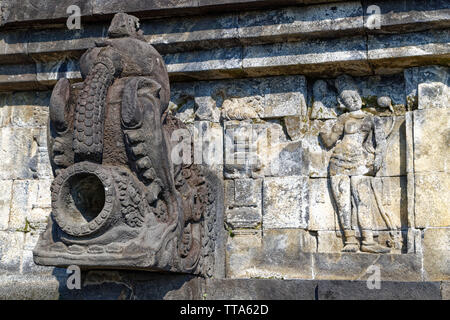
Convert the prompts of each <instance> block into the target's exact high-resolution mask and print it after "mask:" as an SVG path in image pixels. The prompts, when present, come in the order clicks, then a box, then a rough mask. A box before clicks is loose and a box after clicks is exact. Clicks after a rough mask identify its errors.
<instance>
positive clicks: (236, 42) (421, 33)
mask: <svg viewBox="0 0 450 320" xmlns="http://www.w3.org/2000/svg"><path fill="white" fill-rule="evenodd" d="M26 2H27V4H25V3H22V2H20V4H15V2H14V1H9V0H0V159H1V160H0V161H1V165H0V180H1V181H0V297H6V298H7V297H19V298H58V297H66V296H67V297H76V298H86V297H91V298H92V297H94V298H95V297H103V298H118V297H122V298H123V297H126V298H133V297H134V298H136V297H139V298H202V297H203V298H204V297H205V296H208V298H229V297H241V298H272V297H271V296H270V295H269V292H270V290H276V289H278V288H283V290H281V292H282V293H280V296H278V298H307V299H308V298H317V294H318V293H317V286H318V288H319V289H318V290H319V296H320V297H331V298H342V297H344V298H345V296H342V292H341V291H339V290H338V289H336V287H333V283H332V282H327V281H328V280H353V281H350V282H345V284H344V286H348V288H353V287H355V286H356V287H358V286H361V287H362V286H363V284H364V285H365V281H362V280H366V279H367V278H368V277H370V276H371V272H369V270H370V268H371V266H377V267H379V268H380V274H381V279H382V280H383V281H386V283H388V284H387V285H386V287H384V288H385V289H384V291H382V292H383V293H382V294H381V297H385V298H390V297H392V298H399V297H400V298H410V297H413V296H398V294H399V293H398V292H407V291H408V290H406V289H405V290H403V291H402V289H401V288H402V287H401V286H405V288H406V287H408V286H409V287H408V288H410V289H411V290H413V291H414V290H416V292H418V293H417V295H418V296H420V297H424V296H426V297H430V298H445V299H449V297H450V296H449V284H448V281H449V280H450V206H449V189H450V177H449V171H448V170H449V169H448V165H449V164H448V161H449V159H450V120H449V119H450V109H449V108H450V42H449V39H450V29H449V27H450V4H449V3H448V1H444V0H442V1H400V0H399V1H397V0H391V1H334V2H333V3H329V2H330V1H320V0H318V1H313V0H309V1H285V2H277V1H218V2H215V3H211V1H204V2H202V1H199V2H198V1H193V3H190V1H180V4H179V5H178V6H174V5H173V4H169V2H168V3H165V2H164V1H161V3H160V4H154V3H153V2H151V1H140V2H139V4H138V2H133V1H132V2H127V3H126V4H125V2H121V1H120V4H119V2H117V3H116V4H115V5H113V3H114V1H109V2H108V1H92V2H91V1H85V2H82V1H81V2H80V1H78V2H80V3H82V4H83V5H81V4H80V6H81V8H82V11H81V14H82V29H81V30H68V29H67V28H66V26H65V19H66V17H67V14H66V13H65V8H67V7H68V6H69V5H70V4H73V2H77V1H58V5H57V6H56V9H55V10H37V8H36V7H35V6H33V5H32V3H33V1H31V0H29V1H26ZM44 2H45V5H46V6H48V7H49V8H50V7H52V4H53V5H54V2H55V1H51V0H47V1H44ZM69 2H70V4H69ZM172 2H173V1H172ZM172 2H170V3H172ZM194 2H195V4H194ZM372 2H373V3H372ZM147 3H149V5H147ZM150 3H152V4H151V5H150ZM371 5H376V6H378V8H380V10H381V12H380V16H379V17H380V20H379V22H380V28H375V29H374V28H372V27H370V25H368V22H370V21H371V19H372V18H373V17H371V16H370V11H368V10H369V6H371ZM118 11H124V12H129V13H132V14H135V15H136V16H138V17H140V18H141V28H142V30H143V31H144V35H145V38H146V40H147V41H148V42H149V43H151V44H152V45H153V46H154V47H155V48H156V49H157V50H158V51H159V52H160V53H161V54H162V55H163V57H164V59H165V62H166V64H167V68H168V72H169V76H170V79H171V95H172V98H171V104H170V106H169V108H170V110H171V112H172V113H173V114H174V115H175V116H176V117H178V118H179V119H180V120H182V121H183V122H184V123H185V124H186V125H187V126H188V128H189V130H190V132H191V134H192V138H193V139H194V141H195V142H199V141H200V142H201V143H199V144H198V145H201V149H199V150H196V151H194V152H196V154H195V156H196V157H197V160H199V161H201V162H202V163H206V164H207V165H208V166H210V167H211V168H212V169H213V171H214V172H216V173H217V175H218V176H219V177H220V178H221V179H223V182H224V193H225V199H224V208H225V221H224V232H225V233H226V234H227V242H226V249H225V250H224V252H223V253H221V254H222V255H223V256H224V257H225V259H224V260H225V266H224V268H225V270H226V272H225V277H224V279H201V278H195V277H191V276H164V277H166V278H164V279H162V278H161V277H159V278H158V275H149V274H147V273H140V272H126V271H123V272H118V271H105V272H99V271H95V272H87V274H85V275H86V278H85V280H84V283H83V286H84V291H83V293H74V292H69V291H68V290H67V289H66V288H65V284H64V282H65V277H67V275H66V273H65V270H64V269H58V268H49V267H41V266H37V265H35V264H34V262H33V255H32V250H33V248H34V246H35V244H36V241H37V237H38V235H39V233H40V232H42V230H44V228H45V226H46V223H47V219H48V217H49V215H50V213H51V199H50V184H51V181H52V178H53V176H52V171H51V167H50V161H49V156H48V151H47V138H46V135H47V121H48V105H49V101H50V95H51V89H52V87H53V85H54V84H55V83H56V80H57V79H59V78H61V77H66V78H68V79H70V80H71V81H73V82H77V81H80V80H81V74H80V70H79V64H78V59H79V57H80V56H81V54H82V53H83V52H84V50H86V49H87V48H90V47H92V46H94V43H95V41H98V40H100V39H102V38H104V37H105V36H106V31H107V27H108V25H109V21H110V18H111V16H112V14H113V13H115V12H118ZM377 21H378V20H377ZM342 87H344V89H349V90H352V91H354V92H357V94H358V95H359V97H360V99H361V102H362V111H364V114H366V115H371V116H372V117H373V118H374V119H377V120H376V121H377V123H378V125H377V126H378V127H377V128H378V129H379V131H380V130H381V131H380V132H381V135H382V136H383V139H382V143H383V145H384V148H385V149H384V151H383V160H382V165H381V167H380V169H379V171H378V172H377V173H376V174H374V175H373V176H371V177H370V179H366V178H364V177H362V176H359V175H357V176H355V177H354V178H353V177H352V179H351V180H350V179H349V180H348V181H347V182H346V183H344V185H343V186H342V188H344V189H345V188H348V190H354V189H355V190H356V189H357V188H358V187H357V186H359V185H360V184H361V183H363V184H364V183H366V186H368V188H369V189H368V190H369V191H370V192H369V193H367V194H366V196H367V198H368V199H369V202H370V212H371V215H370V216H371V218H370V219H371V222H370V223H371V226H372V227H371V230H370V231H371V232H372V234H373V237H374V241H376V242H377V243H379V244H380V245H383V246H384V247H389V249H390V252H389V253H366V252H356V253H355V252H342V249H343V248H344V245H345V234H344V232H343V230H342V225H341V224H342V221H340V220H339V214H338V212H339V208H338V207H337V204H336V201H335V200H334V199H335V197H334V195H333V192H335V191H333V187H332V177H331V175H330V171H329V170H330V169H329V166H330V159H332V158H333V157H335V156H336V153H335V152H334V150H335V149H336V148H337V146H334V147H327V146H326V144H325V143H324V139H323V134H324V133H326V132H332V131H333V130H334V129H333V128H335V127H336V126H335V125H336V124H337V123H338V122H339V121H340V120H339V119H341V118H342V116H343V115H344V111H343V110H342V108H341V107H342V105H343V104H344V102H343V101H342V99H343V96H342V94H343V91H345V90H343V89H342ZM373 139H377V138H376V137H374V138H373ZM196 145H197V144H196ZM359 147H360V148H362V147H363V145H362V144H360V145H359ZM338 155H339V154H338ZM365 179H366V180H365ZM369 180H370V182H367V181H369ZM361 181H363V182H361ZM364 181H366V182H364ZM358 183H360V184H358ZM346 184H347V185H346ZM353 188H354V189H353ZM359 197H360V198H361V196H359ZM352 199H353V198H352V196H350V195H349V196H348V202H349V205H350V207H351V208H350V211H351V213H352V214H351V215H350V216H351V219H350V220H351V221H349V224H350V227H351V229H352V230H354V233H355V237H356V239H357V241H358V242H360V241H362V240H363V239H362V237H363V234H362V232H361V230H362V228H361V227H360V224H361V222H360V221H359V219H360V217H361V215H359V214H358V210H362V209H360V203H362V202H363V201H362V200H358V199H356V198H355V199H353V200H352ZM352 201H353V202H352ZM261 279H266V280H261ZM281 279H283V280H284V281H280V280H281ZM303 280H305V281H303ZM260 281H262V282H260ZM359 281H361V282H359ZM391 282H392V283H397V285H398V287H399V288H400V289H398V291H395V290H394V289H389V288H390V287H389V286H390V284H389V283H391ZM130 286H131V287H133V288H134V289H133V290H131V293H130V292H128V291H127V290H128V289H127V288H130ZM352 286H353V287H352ZM219 287H220V288H223V289H222V291H221V290H220V289H218V288H219ZM105 288H106V289H105ZM258 288H259V289H258ZM358 288H359V287H358ZM386 288H387V289H386ZM390 290H392V291H390ZM278 291H279V290H278ZM124 292H125V293H124ZM299 292H301V293H299ZM392 292H397V293H392ZM290 294H291V295H290ZM370 294H373V293H372V292H370V293H367V292H365V291H364V293H361V295H367V296H366V297H370ZM390 294H392V296H391V295H390ZM396 294H397V295H396ZM283 295H286V296H283Z"/></svg>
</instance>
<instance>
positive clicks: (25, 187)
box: [9, 180, 51, 231]
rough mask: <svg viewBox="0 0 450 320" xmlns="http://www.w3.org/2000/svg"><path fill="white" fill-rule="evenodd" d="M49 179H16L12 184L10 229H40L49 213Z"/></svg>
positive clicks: (45, 222)
mask: <svg viewBox="0 0 450 320" xmlns="http://www.w3.org/2000/svg"><path fill="white" fill-rule="evenodd" d="M50 183H51V181H50V180H40V181H38V180H16V181H14V184H13V186H12V198H11V213H10V221H9V229H10V230H16V229H19V230H24V231H31V229H38V230H39V229H42V228H44V227H45V225H46V224H47V218H48V216H49V214H50V211H51V209H50V206H51V200H50Z"/></svg>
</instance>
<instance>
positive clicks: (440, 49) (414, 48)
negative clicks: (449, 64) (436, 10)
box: [367, 29, 450, 74]
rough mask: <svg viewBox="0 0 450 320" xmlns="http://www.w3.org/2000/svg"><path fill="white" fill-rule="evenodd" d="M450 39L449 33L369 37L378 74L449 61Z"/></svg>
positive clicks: (369, 51)
mask: <svg viewBox="0 0 450 320" xmlns="http://www.w3.org/2000/svg"><path fill="white" fill-rule="evenodd" d="M449 38H450V32H449V31H448V29H444V30H429V31H423V32H408V33H397V34H383V35H381V34H377V35H369V37H368V41H367V45H368V51H367V54H368V59H369V62H370V64H371V66H373V68H374V69H375V72H376V73H377V74H383V73H387V72H389V73H391V74H392V73H394V72H396V71H397V72H402V71H403V70H404V69H405V68H408V67H413V66H417V65H430V64H436V63H440V61H445V60H446V59H448V50H447V48H448V42H449Z"/></svg>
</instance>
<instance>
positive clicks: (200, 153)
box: [192, 121, 224, 176]
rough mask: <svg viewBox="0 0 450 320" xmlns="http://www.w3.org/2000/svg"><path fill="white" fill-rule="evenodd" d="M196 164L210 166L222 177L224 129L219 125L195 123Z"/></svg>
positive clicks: (202, 122)
mask: <svg viewBox="0 0 450 320" xmlns="http://www.w3.org/2000/svg"><path fill="white" fill-rule="evenodd" d="M192 139H193V142H194V147H193V150H192V152H193V155H194V163H195V164H201V165H205V166H208V167H209V168H211V170H213V171H214V172H216V173H217V174H218V176H222V172H223V143H224V142H223V129H222V127H221V126H220V124H218V123H214V122H210V121H195V123H194V134H193V137H192Z"/></svg>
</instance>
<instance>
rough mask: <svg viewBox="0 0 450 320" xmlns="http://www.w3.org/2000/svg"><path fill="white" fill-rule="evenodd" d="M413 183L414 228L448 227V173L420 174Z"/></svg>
mask: <svg viewBox="0 0 450 320" xmlns="http://www.w3.org/2000/svg"><path fill="white" fill-rule="evenodd" d="M414 181H415V224H416V228H426V227H450V199H449V196H448V190H450V173H445V172H436V173H424V174H422V173H420V174H416V176H415V180H414ZM449 249H450V248H449Z"/></svg>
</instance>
